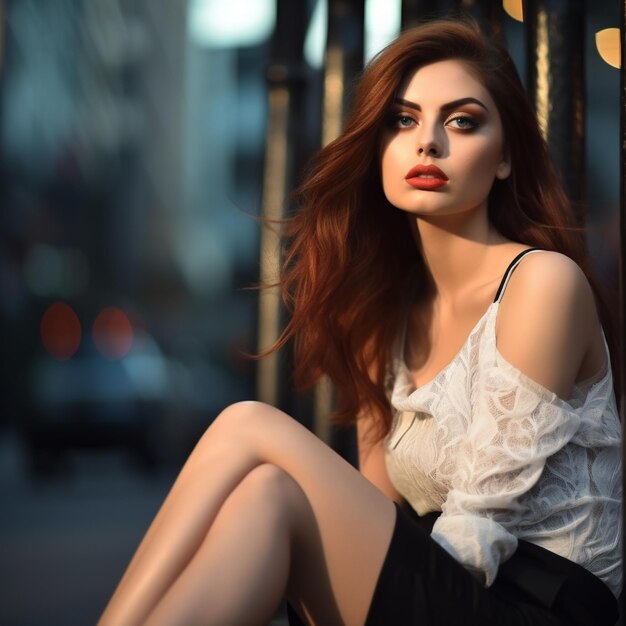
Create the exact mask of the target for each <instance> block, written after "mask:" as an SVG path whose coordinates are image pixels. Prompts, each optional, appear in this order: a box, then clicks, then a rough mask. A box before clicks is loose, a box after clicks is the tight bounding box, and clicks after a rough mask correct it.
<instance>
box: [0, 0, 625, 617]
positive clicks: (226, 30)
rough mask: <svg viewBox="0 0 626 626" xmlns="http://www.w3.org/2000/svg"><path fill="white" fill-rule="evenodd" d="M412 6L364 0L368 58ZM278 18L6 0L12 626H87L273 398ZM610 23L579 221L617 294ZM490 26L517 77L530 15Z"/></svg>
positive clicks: (1, 436) (608, 0)
mask: <svg viewBox="0 0 626 626" xmlns="http://www.w3.org/2000/svg"><path fill="white" fill-rule="evenodd" d="M294 4H296V5H298V6H301V7H304V9H303V10H302V11H301V13H302V15H303V16H304V17H303V19H304V22H303V24H302V29H303V30H302V33H303V36H302V37H301V41H300V44H301V52H302V55H301V57H299V58H298V59H297V68H296V69H295V70H293V71H294V72H295V74H296V75H297V81H298V84H299V85H300V88H301V91H300V93H299V96H300V98H301V109H300V111H301V115H300V117H299V118H298V119H296V120H295V123H293V122H292V124H291V127H290V131H289V132H290V141H291V142H292V144H294V145H295V146H296V148H295V149H296V151H297V154H298V155H299V156H298V160H297V164H301V163H302V162H303V161H304V159H305V158H306V156H307V155H309V154H310V153H311V152H312V151H313V150H315V149H316V148H317V147H319V145H320V144H321V143H322V142H323V141H324V139H323V128H324V120H323V114H322V106H321V103H322V99H323V91H324V86H323V82H324V69H325V65H326V64H325V49H326V42H327V21H328V9H327V6H326V1H325V0H292V6H293V5H294ZM348 4H349V3H348ZM401 4H402V3H401V2H400V0H367V1H366V2H365V14H364V17H365V28H364V46H363V59H362V60H365V61H366V60H367V59H369V58H370V57H371V56H372V55H373V54H374V53H375V52H376V51H377V50H379V49H380V48H381V47H382V46H383V45H384V44H385V43H386V42H388V41H389V40H390V39H391V38H392V37H394V36H395V35H396V34H397V33H398V32H399V30H400V27H401ZM458 4H459V3H458V2H457V3H454V2H447V3H446V2H442V3H439V7H443V8H444V9H447V8H450V7H452V6H453V5H458ZM466 4H468V5H470V4H472V3H466ZM276 5H277V2H276V0H187V1H186V2H185V1H176V2H171V1H169V0H54V1H46V0H4V1H3V2H2V1H0V9H1V10H0V34H1V40H0V54H1V57H0V175H1V186H0V194H1V208H0V320H1V323H0V337H1V343H0V346H1V347H0V353H1V355H2V361H1V362H2V371H1V376H0V385H1V393H0V494H1V496H2V502H1V503H0V572H1V573H0V577H1V579H0V580H1V582H0V624H2V625H7V626H57V625H59V626H61V625H63V626H74V625H77V626H78V625H83V624H93V623H95V621H96V619H97V616H98V614H99V612H100V611H101V610H102V608H103V606H104V604H105V603H106V601H107V599H108V597H109V596H110V594H111V593H112V591H113V588H114V585H115V584H116V582H117V580H118V579H119V577H120V576H121V574H122V572H123V569H124V567H125V565H126V564H127V562H128V560H129V558H130V556H131V554H132V551H133V549H134V548H135V547H136V545H137V543H138V541H139V539H140V537H141V535H142V534H143V532H144V531H145V529H146V527H147V525H148V523H149V521H150V519H151V518H152V516H153V515H154V513H155V512H156V509H157V508H158V505H159V503H160V502H161V500H162V499H163V497H164V496H165V494H166V493H167V490H168V488H169V485H170V484H171V482H172V480H173V478H174V476H175V474H176V472H177V470H178V468H179V467H180V465H181V464H182V462H183V461H184V458H185V456H186V455H187V454H188V452H189V451H190V449H191V447H192V446H193V444H194V442H195V440H196V439H197V437H198V436H199V435H200V434H201V433H202V432H203V431H204V430H205V429H206V427H207V426H208V425H209V424H210V422H211V420H212V419H213V418H214V417H215V416H216V415H217V414H218V413H219V412H220V410H221V409H223V408H224V407H225V406H227V405H228V404H230V403H232V402H234V401H237V400H241V399H250V398H255V397H259V396H262V395H263V393H262V391H261V392H260V391H259V387H258V385H257V367H258V366H257V364H256V363H255V362H254V361H251V360H249V359H247V358H245V357H244V356H243V355H242V352H253V351H255V350H257V348H258V341H259V332H258V330H257V329H258V327H259V313H258V311H259V302H258V294H257V292H255V291H252V290H249V289H248V287H250V286H251V285H254V284H255V283H257V282H258V281H259V280H260V268H261V259H262V255H261V254H260V246H261V244H260V238H261V230H262V229H261V226H260V224H259V220H258V216H259V215H260V214H261V213H262V210H263V204H264V200H263V199H264V197H266V194H267V185H268V181H267V180H266V179H264V172H265V176H266V175H267V167H268V163H267V158H268V157H267V156H266V154H268V153H267V149H266V143H267V142H266V139H267V133H268V119H269V117H270V116H269V115H268V112H269V109H268V107H269V98H268V93H269V87H270V85H271V84H272V81H274V82H275V81H276V77H275V76H272V75H271V72H268V68H270V67H271V66H272V55H275V54H276V45H275V43H276V42H275V40H273V34H274V32H275V25H276V19H277V11H276ZM278 5H279V6H280V5H281V3H280V2H279V3H278ZM284 5H285V3H283V6H284ZM619 9H620V7H619V2H617V1H614V0H601V1H598V2H590V3H588V5H587V9H586V10H587V14H586V20H585V22H586V26H585V28H586V34H585V37H584V38H583V39H582V40H581V41H579V42H578V45H579V46H580V47H581V48H582V49H583V50H584V58H585V66H586V67H585V76H586V87H585V99H586V113H585V120H586V140H585V141H586V143H585V145H586V148H585V149H586V172H585V174H586V198H587V202H586V203H585V211H586V221H587V225H588V228H589V236H590V242H591V246H592V252H593V258H594V262H595V264H596V267H597V271H598V273H599V275H600V277H601V279H602V280H604V281H605V283H606V285H607V286H608V287H609V288H610V290H611V291H612V292H613V293H614V294H615V293H616V291H617V278H616V272H617V265H616V263H617V246H618V204H619V202H618V191H619V183H618V178H619V143H618V137H619V134H618V129H619V70H617V69H615V68H613V67H611V66H609V65H608V64H607V63H605V62H604V61H603V60H602V59H601V57H600V54H599V53H598V50H597V48H596V38H595V33H597V32H598V31H601V30H603V29H607V28H615V27H617V26H618V24H619ZM502 20H503V21H502V24H503V28H504V33H503V34H504V36H505V39H506V41H507V43H508V46H509V49H510V50H511V52H512V54H513V56H514V58H515V61H516V63H517V64H518V67H519V69H520V73H521V75H522V76H523V77H524V76H525V56H524V34H523V28H524V27H523V24H522V23H520V22H519V21H516V20H515V19H513V18H512V17H510V16H509V15H508V14H506V13H504V12H503V17H502ZM273 42H274V44H273ZM290 71H291V70H290ZM529 158H532V155H529ZM294 177H295V175H294ZM264 181H265V182H264ZM269 182H270V183H271V181H269ZM286 384H287V386H288V381H287V383H286ZM287 404H288V405H289V407H291V408H293V407H296V409H297V408H298V407H300V408H301V411H302V413H301V414H297V415H295V417H297V418H299V419H302V420H303V421H305V422H306V421H307V420H310V419H311V413H310V409H309V405H310V403H308V402H306V401H302V400H295V401H293V400H292V401H291V403H287ZM296 413H297V410H296Z"/></svg>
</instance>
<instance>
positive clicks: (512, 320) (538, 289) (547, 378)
mask: <svg viewBox="0 0 626 626" xmlns="http://www.w3.org/2000/svg"><path fill="white" fill-rule="evenodd" d="M496 336H497V343H498V349H499V350H500V352H501V353H502V354H503V356H504V357H505V358H506V359H507V360H509V361H510V362H512V363H513V365H515V366H517V367H518V368H519V369H520V370H522V371H523V372H524V373H526V374H527V375H528V376H530V378H532V379H534V380H536V381H537V382H539V383H540V384H542V385H544V386H545V387H547V388H549V389H550V390H552V391H554V392H555V393H556V394H557V395H559V396H561V397H567V396H568V394H569V392H570V390H571V386H572V384H573V383H574V382H575V380H577V376H578V374H579V372H580V371H581V368H582V367H583V364H584V362H585V361H588V360H589V358H590V355H592V354H593V353H595V352H597V339H598V337H599V336H600V322H599V320H598V315H597V312H596V306H595V300H594V296H593V291H592V289H591V286H590V285H589V282H588V281H587V277H586V276H585V274H584V272H583V271H582V270H581V269H580V267H579V266H578V265H577V264H576V263H575V262H574V261H572V260H571V259H570V258H569V257H567V256H565V255H563V254H560V253H558V252H550V251H541V252H535V253H533V254H529V255H527V256H526V257H524V258H523V259H522V261H521V262H520V264H519V265H518V266H517V268H516V269H515V271H514V273H513V275H512V276H511V279H510V281H509V284H508V286H507V289H506V291H505V293H504V295H503V298H502V301H501V305H500V309H499V311H498V323H497V335H496Z"/></svg>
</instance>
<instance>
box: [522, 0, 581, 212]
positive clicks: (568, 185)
mask: <svg viewBox="0 0 626 626" xmlns="http://www.w3.org/2000/svg"><path fill="white" fill-rule="evenodd" d="M524 21H525V23H526V54H527V70H528V92H529V94H530V97H531V99H532V101H533V102H534V105H535V109H536V111H537V117H538V119H539V124H540V126H541V130H542V132H543V134H544V137H545V138H546V141H547V142H548V146H549V147H550V152H551V154H552V157H553V159H554V161H555V163H556V165H557V167H558V169H559V172H560V174H561V178H562V181H563V184H564V186H565V190H566V191H567V193H568V195H569V197H570V199H571V200H572V202H573V204H574V207H575V210H576V212H577V216H578V219H579V222H580V224H583V223H584V221H585V220H584V211H583V202H584V200H585V78H584V72H585V47H584V45H582V44H583V43H584V41H585V1H584V0H526V1H525V2H524Z"/></svg>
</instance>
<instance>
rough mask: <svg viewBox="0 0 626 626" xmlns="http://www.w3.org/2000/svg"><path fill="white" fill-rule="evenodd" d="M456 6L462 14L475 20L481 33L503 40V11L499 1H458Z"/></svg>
mask: <svg viewBox="0 0 626 626" xmlns="http://www.w3.org/2000/svg"><path fill="white" fill-rule="evenodd" d="M458 6H459V8H460V9H461V11H462V12H464V13H469V14H470V15H471V16H472V17H474V18H475V19H476V21H477V22H478V23H479V25H480V28H481V30H482V32H483V33H486V34H488V35H490V36H491V37H492V38H494V39H497V40H504V26H503V22H502V18H503V15H502V14H503V12H504V9H503V8H502V1H501V0H458Z"/></svg>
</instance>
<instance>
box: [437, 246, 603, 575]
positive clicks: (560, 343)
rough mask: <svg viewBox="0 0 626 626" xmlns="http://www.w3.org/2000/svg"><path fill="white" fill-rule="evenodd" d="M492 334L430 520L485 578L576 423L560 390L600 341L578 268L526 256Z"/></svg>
mask: <svg viewBox="0 0 626 626" xmlns="http://www.w3.org/2000/svg"><path fill="white" fill-rule="evenodd" d="M496 338H497V352H496V355H497V357H498V358H497V359H496V361H495V362H494V360H493V358H492V357H493V355H482V356H479V357H478V358H479V361H478V362H477V363H474V364H473V367H474V368H475V370H474V371H473V374H472V377H471V380H472V382H471V413H472V414H471V419H470V424H469V428H468V432H467V437H466V438H465V440H464V441H463V443H462V444H461V446H460V449H459V451H458V468H457V472H456V474H455V476H454V479H453V481H452V488H451V490H450V492H449V493H448V497H447V499H446V502H445V503H444V505H443V513H442V515H441V516H440V518H439V519H438V521H437V522H436V524H435V526H434V528H433V538H434V539H435V540H436V541H438V542H439V543H440V544H441V545H442V546H443V547H444V548H445V549H446V550H448V552H450V553H451V554H452V555H453V556H455V558H457V560H459V561H460V562H462V563H463V564H464V565H465V566H466V567H467V568H468V569H469V570H470V571H473V572H474V573H475V574H476V575H477V576H478V577H479V578H481V579H482V580H483V582H484V583H485V585H487V586H489V585H491V583H492V582H493V580H494V579H495V576H496V574H497V570H498V567H499V565H500V563H502V562H504V561H505V560H507V559H508V558H509V557H510V556H511V555H512V554H513V552H514V551H515V549H516V547H517V539H516V537H515V536H514V535H513V534H512V533H511V532H509V530H508V529H509V528H510V527H511V526H513V525H515V524H516V522H518V521H520V520H521V519H522V517H523V516H524V514H525V511H524V509H523V507H522V505H521V504H520V502H519V497H520V496H521V495H523V494H524V493H525V492H527V491H528V490H529V489H531V488H532V487H533V485H535V484H536V482H537V481H538V480H539V477H540V475H541V473H542V471H543V468H544V465H545V460H546V459H547V458H548V457H549V456H551V455H552V454H554V453H556V452H558V450H560V449H561V448H562V447H563V446H564V445H565V444H566V443H568V441H570V439H571V438H572V437H573V436H574V434H575V433H576V431H577V430H578V427H579V424H580V418H579V415H578V414H577V413H576V412H575V411H573V410H572V409H571V408H570V407H569V405H568V404H567V403H566V402H564V401H563V400H562V399H561V398H568V397H569V395H570V392H571V389H572V386H573V384H574V382H575V381H576V379H577V377H578V374H579V372H580V371H581V367H582V366H583V364H584V363H585V362H587V363H589V360H590V359H591V365H592V366H593V365H594V364H593V361H594V360H597V356H596V347H595V346H596V344H595V342H596V341H598V340H599V341H600V342H601V345H602V348H603V340H602V335H601V332H600V326H599V322H598V318H597V315H596V312H595V304H594V299H593V294H592V292H591V289H590V287H589V285H588V283H587V280H586V278H585V276H584V274H583V273H582V272H581V270H580V269H579V268H578V267H577V266H576V265H575V264H574V263H573V262H572V261H571V260H569V259H568V258H567V257H564V256H562V255H560V254H557V253H550V252H545V253H537V254H534V255H529V256H528V257H527V258H526V259H524V261H523V262H522V263H521V264H520V266H519V267H518V268H517V270H516V271H515V273H514V274H513V277H512V278H511V280H510V283H509V286H508V288H507V291H506V294H505V296H504V298H503V300H502V303H501V304H500V306H499V311H498V319H497V326H496ZM600 357H601V358H602V357H603V358H606V357H605V356H604V355H603V354H601V355H600ZM602 365H603V362H602V360H601V359H600V360H598V366H597V369H596V371H599V370H600V369H601V368H602ZM596 371H594V372H593V373H596Z"/></svg>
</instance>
